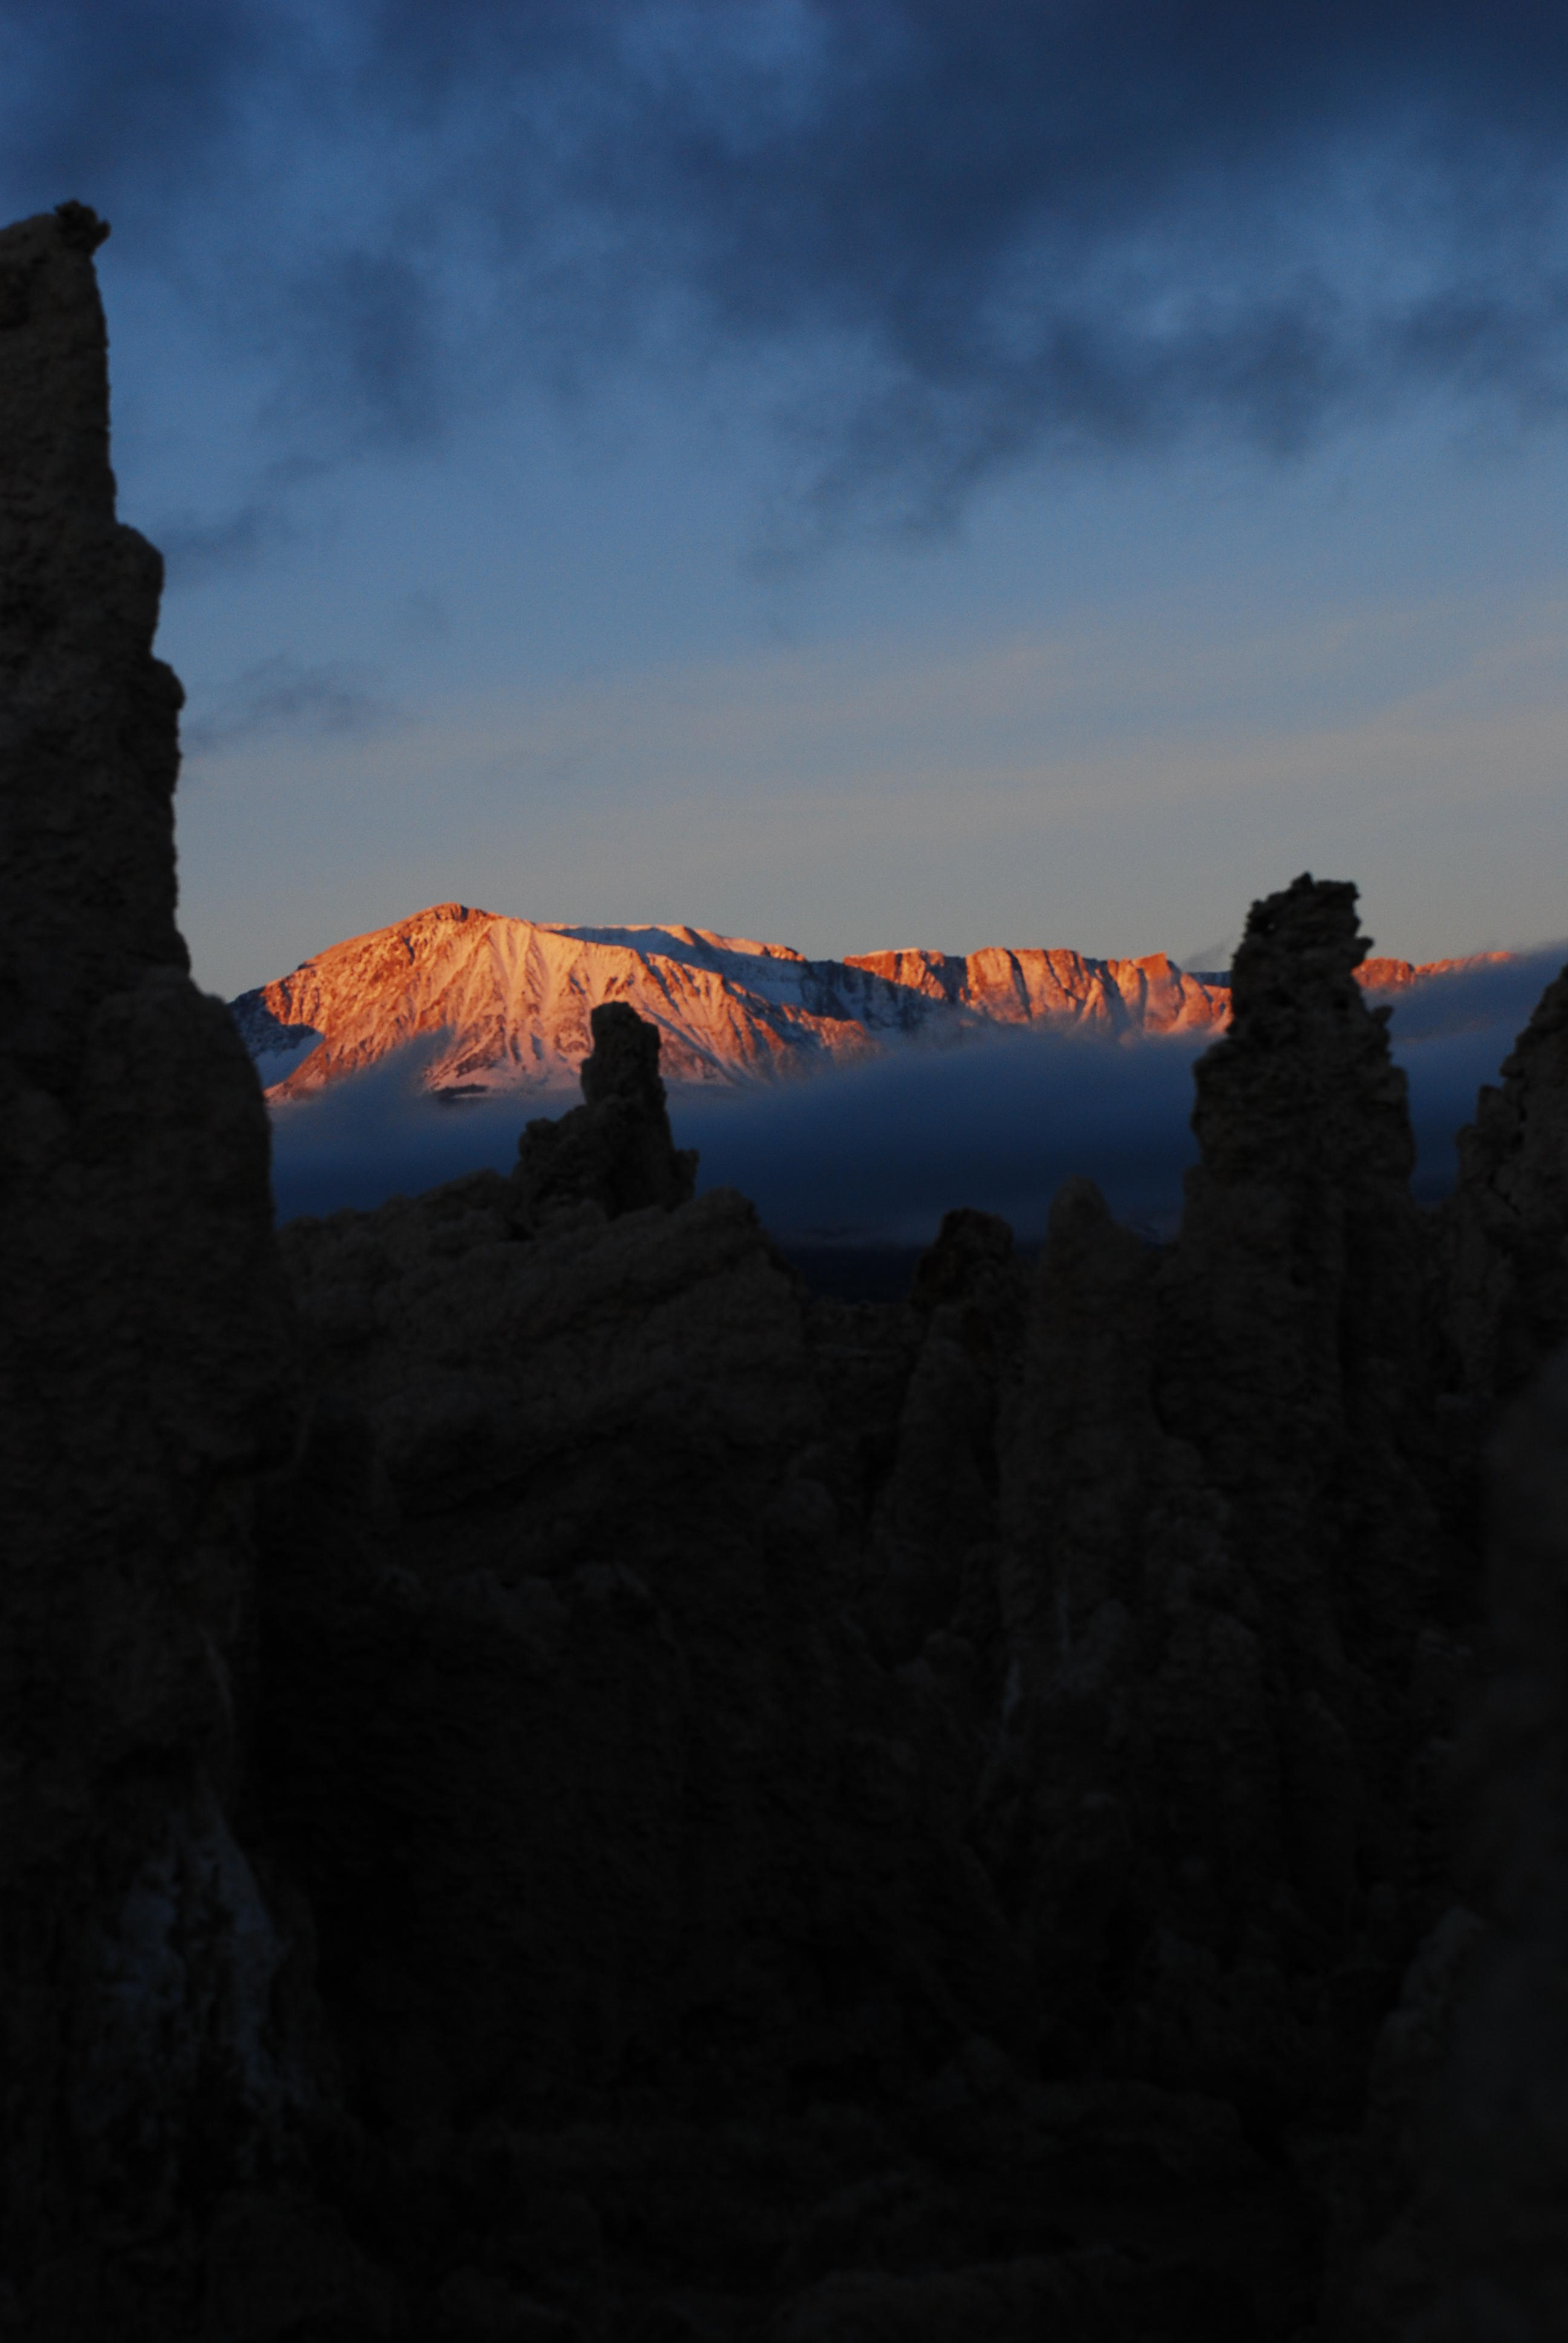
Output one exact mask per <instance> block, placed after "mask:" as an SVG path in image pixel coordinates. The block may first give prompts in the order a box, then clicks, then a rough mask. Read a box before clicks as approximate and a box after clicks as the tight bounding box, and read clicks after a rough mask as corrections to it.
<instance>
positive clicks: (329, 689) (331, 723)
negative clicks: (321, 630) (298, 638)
mask: <svg viewBox="0 0 1568 2343" xmlns="http://www.w3.org/2000/svg"><path fill="white" fill-rule="evenodd" d="M395 718H396V710H395V709H394V708H393V706H392V703H391V702H390V701H389V700H388V699H386V698H385V697H384V696H383V694H382V693H381V692H380V691H379V690H378V689H377V688H376V687H375V686H374V684H373V682H372V681H370V680H369V679H367V678H365V677H363V676H361V675H359V674H357V673H356V672H355V671H354V670H353V669H349V668H347V667H339V666H329V667H311V666H308V665H307V664H306V662H305V661H303V660H301V659H295V658H294V657H293V656H292V655H291V654H290V653H288V652H286V651H280V652H278V653H277V654H276V656H275V657H274V658H272V659H260V660H258V661H257V663H256V665H255V666H254V667H249V668H246V669H245V670H244V672H243V673H242V674H240V675H237V676H236V677H235V678H234V679H233V681H232V682H231V683H229V684H228V685H227V686H226V689H223V690H221V691H220V692H219V693H218V694H217V695H216V698H215V699H213V700H212V701H211V702H210V704H209V705H208V707H207V709H206V712H205V713H198V714H197V715H196V718H195V719H194V720H190V721H187V722H186V724H185V725H184V726H183V727H182V739H183V744H184V748H185V753H186V756H187V757H193V758H199V757H210V756H213V755H216V753H217V752H218V751H220V750H222V749H235V748H238V747H239V746H241V745H242V744H243V743H246V742H248V741H251V740H257V739H267V738H269V737H272V736H275V735H276V734H279V733H293V734H296V735H297V736H299V737H302V738H306V739H324V738H325V739H347V738H351V737H354V736H356V735H362V734H365V733H369V732H376V731H379V730H382V729H385V728H386V727H387V725H388V724H390V723H392V722H393V721H394V720H395Z"/></svg>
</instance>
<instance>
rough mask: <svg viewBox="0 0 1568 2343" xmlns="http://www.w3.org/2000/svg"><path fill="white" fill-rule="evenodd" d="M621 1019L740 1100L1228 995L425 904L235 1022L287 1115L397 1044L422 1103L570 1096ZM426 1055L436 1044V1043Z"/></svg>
mask: <svg viewBox="0 0 1568 2343" xmlns="http://www.w3.org/2000/svg"><path fill="white" fill-rule="evenodd" d="M599 1001H630V1003H631V1004H632V1006H633V1008H634V1009H636V1010H637V1011H638V1013H639V1014H640V1015H641V1016H644V1017H648V1018H651V1019H652V1021H654V1023H655V1024H657V1025H658V1028H659V1030H660V1031H661V1033H662V1034H663V1037H664V1049H663V1064H664V1071H665V1075H666V1078H667V1080H668V1081H673V1082H678V1083H688V1082H701V1083H712V1082H723V1083H745V1082H757V1081H773V1080H775V1079H777V1078H778V1077H779V1076H780V1075H784V1074H791V1073H795V1072H799V1071H809V1070H810V1069H813V1068H816V1067H819V1066H822V1065H827V1064H829V1063H833V1062H837V1061H843V1060H846V1059H849V1058H856V1057H861V1056H864V1055H865V1054H866V1053H867V1052H868V1051H874V1050H876V1049H878V1048H879V1047H881V1046H882V1045H884V1044H885V1043H886V1042H887V1041H890V1040H893V1039H897V1038H900V1037H903V1036H908V1035H910V1034H915V1033H925V1034H928V1035H930V1037H931V1038H933V1039H935V1038H938V1037H939V1036H946V1035H951V1036H952V1038H953V1039H955V1040H956V1039H959V1038H960V1037H961V1036H962V1035H964V1034H965V1033H970V1032H974V1031H980V1030H982V1029H985V1028H988V1027H991V1026H999V1025H1010V1026H1017V1025H1028V1024H1038V1023H1041V1022H1047V1023H1051V1024H1057V1025H1061V1026H1075V1027H1090V1028H1093V1029H1098V1030H1100V1031H1104V1032H1107V1033H1113V1032H1121V1031H1140V1032H1144V1031H1147V1032H1168V1031H1175V1030H1178V1029H1181V1028H1192V1027H1196V1028H1200V1029H1201V1028H1204V1027H1208V1026H1211V1025H1219V1024H1221V1023H1223V1021H1224V1019H1225V1016H1226V1014H1227V1001H1228V992H1227V989H1226V982H1225V980H1224V979H1222V978H1218V979H1217V978H1214V977H1196V976H1188V975H1184V974H1183V973H1182V972H1181V970H1180V969H1178V968H1177V967H1176V966H1175V964H1174V963H1173V962H1172V961H1171V960H1168V959H1167V958H1166V956H1165V955H1164V954H1163V953H1162V952H1161V953H1156V954H1155V955H1153V956H1152V957H1151V958H1150V959H1147V960H1089V959H1086V958H1085V957H1084V956H1083V955H1082V954H1081V953H1080V952H1074V951H1040V950H1025V951H1008V950H1000V949H996V948H992V949H990V950H983V951H978V952H971V953H970V955H969V956H968V957H967V958H959V957H957V956H954V955H950V954H947V953H943V952H934V951H890V952H869V953H865V954H858V955H856V956H854V957H852V958H850V959H849V960H807V959H806V958H805V957H804V956H803V954H801V953H799V952H798V951H792V950H790V949H789V947H788V946H787V945H782V944H767V943H753V942H750V941H749V940H746V939H745V938H741V937H735V936H719V935H713V934H710V933H709V932H708V931H707V930H704V929H700V928H568V927H557V926H553V925H544V924H540V923H538V922H536V921H534V920H512V919H506V918H504V917H502V916H500V915H499V914H498V913H496V912H493V911H482V910H472V909H470V908H469V907H468V906H467V905H466V904H463V903H437V904H435V905H433V906H432V907H431V909H429V910H424V911H417V912H416V913H415V914H414V916H413V917H412V918H411V919H407V920H398V922H397V925H396V926H394V927H390V928H379V929H377V930H376V931H375V932H374V933H373V934H371V935H366V936H354V937H351V938H350V939H349V940H347V942H344V943H340V944H333V945H331V946H330V947H329V948H328V949H327V950H326V951H323V952H317V954H316V955H315V956H314V957H313V958H312V959H310V960H306V961H305V962H304V963H303V964H302V965H301V966H300V967H299V968H297V969H296V970H294V973H293V974H292V975H291V976H286V977H280V978H278V979H277V980H276V982H274V983H272V984H266V985H263V986H261V987H259V988H258V990H256V991H254V992H246V993H242V994H241V996H240V997H239V999H238V1000H237V1001H235V1002H234V1003H233V1004H232V1006H233V1011H234V1016H235V1019H236V1023H237V1024H238V1026H239V1029H240V1031H241V1033H242V1034H243V1035H244V1037H245V1040H246V1045H247V1046H248V1048H249V1049H250V1051H251V1053H252V1055H253V1056H254V1057H255V1058H256V1061H257V1063H258V1066H259V1067H260V1069H261V1071H262V1074H263V1079H264V1080H270V1081H271V1083H272V1089H273V1094H274V1095H275V1096H282V1097H297V1096H299V1095H301V1094H303V1093H305V1092H307V1091H314V1090H318V1089H320V1088H321V1087H322V1086H323V1085H325V1084H327V1083H328V1082H332V1081H337V1079H339V1078H340V1077H341V1076H342V1075H344V1074H347V1073H351V1072H355V1071H358V1070H359V1069H361V1068H363V1067H367V1066H371V1065H374V1064H376V1063H377V1061H379V1060H381V1059H383V1058H385V1057H387V1056H388V1055H389V1054H390V1053H391V1052H392V1051H394V1050H397V1049H399V1048H401V1047H403V1046H404V1045H405V1044H406V1043H407V1042H410V1041H416V1040H419V1039H421V1038H423V1039H427V1040H428V1041H432V1042H433V1043H434V1047H433V1049H432V1053H431V1056H430V1059H429V1061H428V1063H427V1067H426V1070H425V1081H426V1082H427V1085H428V1087H429V1088H430V1089H432V1090H436V1091H448V1092H451V1091H467V1090H473V1091H495V1090H519V1091H527V1090H535V1089H539V1090H543V1089H554V1088H561V1087H565V1086H568V1085H569V1084H570V1083H572V1082H573V1081H575V1080H576V1075H577V1069H578V1065H579V1064H580V1063H581V1061H582V1060H583V1058H584V1057H585V1056H586V1055H587V1052H588V1012H589V1011H590V1010H592V1009H593V1008H594V1007H595V1006H596V1005H597V1004H598V1002H599ZM437 1037H438V1038H437Z"/></svg>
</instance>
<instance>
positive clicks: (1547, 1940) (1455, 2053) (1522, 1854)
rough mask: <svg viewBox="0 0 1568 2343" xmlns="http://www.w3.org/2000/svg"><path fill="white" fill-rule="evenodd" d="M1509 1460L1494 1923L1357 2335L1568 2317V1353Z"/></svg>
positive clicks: (1522, 2337) (1402, 2166)
mask: <svg viewBox="0 0 1568 2343" xmlns="http://www.w3.org/2000/svg"><path fill="white" fill-rule="evenodd" d="M1555 989H1556V988H1553V990H1555ZM1548 997H1549V998H1550V996H1548ZM1492 1515H1493V1518H1492V1539H1491V1569H1490V1580H1489V1596H1490V1602H1489V1626H1490V1647H1491V1657H1492V1661H1493V1673H1492V1674H1491V1678H1490V1681H1489V1683H1488V1684H1487V1687H1486V1692H1485V1695H1484V1698H1483V1702H1482V1704H1481V1706H1480V1709H1479V1712H1478V1714H1477V1716H1476V1718H1475V1721H1474V1725H1473V1730H1472V1734H1471V1737H1470V1746H1469V1749H1468V1752H1467V1758H1468V1763H1467V1768H1466V1770H1467V1773H1468V1775H1469V1777H1470V1783H1471V1790H1472V1840H1473V1844H1472V1847H1471V1860H1470V1863H1469V1865H1468V1866H1467V1876H1466V1879H1465V1885H1467V1886H1468V1887H1470V1888H1471V1889H1472V1891H1473V1894H1474V1896H1475V1900H1476V1902H1477V1905H1478V1906H1479V1908H1480V1910H1481V1912H1482V1914H1483V1917H1484V1920H1485V1922H1486V1924H1487V1925H1486V1926H1485V1927H1484V1928H1483V1926H1482V1923H1481V1921H1479V1920H1477V1919H1476V1918H1475V1917H1474V1916H1473V1915H1469V1914H1466V1915H1464V1916H1463V1917H1462V1919H1461V1920H1451V1921H1450V1922H1449V1924H1448V1932H1449V1935H1450V1936H1451V1937H1452V1936H1455V1934H1456V1933H1458V1935H1459V1943H1458V1945H1457V1946H1456V1947H1455V1948H1454V1949H1455V1951H1456V1952H1457V1953H1458V1954H1459V1955H1460V1957H1458V1958H1455V1957H1453V1955H1452V1953H1451V1955H1450V1958H1449V1961H1448V1967H1449V1969H1450V1972H1451V1976H1450V1978H1448V1979H1445V1980H1444V1983H1445V1986H1446V1990H1445V1991H1444V1992H1443V1994H1442V2008H1441V2012H1440V2014H1439V2019H1438V2022H1437V2023H1436V2024H1435V2025H1433V2024H1430V2023H1429V2024H1428V2026H1426V2027H1425V2029H1424V2031H1425V2033H1426V2036H1427V2037H1428V2038H1427V2040H1426V2041H1424V2042H1421V2043H1420V2045H1419V2046H1420V2050H1421V2054H1422V2055H1421V2056H1420V2057H1419V2060H1418V2063H1417V2071H1416V2075H1415V2077H1414V2087H1412V2088H1411V2089H1410V2090H1409V2091H1408V2092H1407V2093H1406V2095H1405V2096H1406V2100H1407V2105H1408V2107H1409V2109H1410V2114H1409V2117H1407V2120H1406V2122H1405V2125H1404V2127H1403V2129H1402V2136H1401V2137H1399V2138H1398V2140H1397V2142H1396V2143H1395V2144H1394V2146H1395V2153H1394V2154H1392V2155H1391V2156H1389V2157H1385V2159H1384V2160H1383V2164H1382V2173H1384V2174H1386V2175H1388V2176H1390V2177H1392V2183H1393V2191H1392V2194H1393V2199H1394V2201H1393V2205H1392V2208H1391V2209H1392V2217H1391V2218H1390V2220H1389V2222H1388V2225H1387V2227H1384V2228H1382V2230H1381V2233H1379V2232H1378V2227H1377V2225H1376V2224H1375V2223H1374V2224H1373V2225H1372V2226H1373V2230H1374V2239H1375V2241H1374V2243H1373V2244H1372V2247H1370V2249H1369V2250H1368V2251H1366V2252H1365V2253H1364V2254H1363V2255H1362V2258H1360V2260H1359V2262H1357V2263H1356V2264H1355V2265H1354V2266H1353V2275H1352V2281H1351V2283H1350V2284H1349V2285H1348V2287H1347V2288H1346V2302H1345V2312H1344V2319H1343V2327H1344V2331H1345V2333H1346V2334H1347V2336H1350V2337H1352V2338H1356V2343H1361V2338H1366V2343H1378V2338H1382V2336H1383V2335H1386V2334H1397V2335H1399V2336H1401V2337H1402V2338H1404V2337H1408V2338H1410V2343H1502V2338H1510V2343H1514V2339H1515V2338H1516V2343H1547V2338H1550V2337H1555V2336H1558V2335H1561V2334H1563V2332H1564V2331H1565V2329H1568V2133H1565V2129H1564V2122H1563V2108H1564V2106H1565V2105H1568V2020H1565V2016H1564V2009H1563V1974H1564V1967H1565V1964H1568V1362H1564V1361H1563V1360H1562V1359H1559V1360H1558V1361H1557V1362H1556V1363H1555V1364H1554V1365H1553V1368H1552V1369H1551V1370H1550V1372H1549V1373H1547V1374H1546V1375H1545V1376H1544V1377H1543V1378H1542V1379H1541V1380H1540V1381H1539V1382H1538V1383H1536V1384H1535V1386H1534V1388H1533V1390H1532V1391H1531V1393H1529V1394H1528V1396H1527V1397H1525V1398H1524V1399H1523V1400H1522V1401H1521V1402H1520V1403H1518V1404H1517V1405H1516V1406H1515V1407H1514V1409H1513V1411H1512V1412H1511V1413H1510V1414H1509V1416H1508V1418H1507V1420H1506V1422H1505V1423H1504V1425H1503V1430H1502V1432H1501V1433H1500V1435H1499V1437H1498V1440H1497V1443H1496V1445H1495V1449H1494V1452H1493V1502H1492ZM1439 1949H1440V1950H1441V1949H1442V1947H1440V1948H1439ZM1396 2047H1398V2048H1403V2047H1404V2045H1403V2043H1402V2041H1401V2040H1400V2039H1399V2037H1398V2036H1396Z"/></svg>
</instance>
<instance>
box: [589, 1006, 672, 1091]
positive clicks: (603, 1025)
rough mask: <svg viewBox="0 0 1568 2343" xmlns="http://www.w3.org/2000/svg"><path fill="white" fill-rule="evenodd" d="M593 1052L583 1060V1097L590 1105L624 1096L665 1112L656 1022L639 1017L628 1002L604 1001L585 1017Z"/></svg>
mask: <svg viewBox="0 0 1568 2343" xmlns="http://www.w3.org/2000/svg"><path fill="white" fill-rule="evenodd" d="M588 1031H590V1032H591V1034H592V1035H593V1051H592V1053H591V1055H590V1056H588V1057H587V1058H585V1059H584V1060H583V1063H582V1073H581V1077H580V1079H581V1081H582V1086H583V1096H584V1098H585V1099H586V1100H587V1101H588V1104H589V1106H597V1105H598V1103H599V1101H600V1100H601V1099H608V1098H623V1099H626V1100H628V1101H635V1102H636V1103H637V1104H638V1105H639V1106H643V1107H646V1108H648V1110H649V1111H652V1112H654V1113H656V1114H657V1113H662V1112H663V1111H664V1098H665V1093H664V1084H663V1082H662V1081H660V1079H659V1072H658V1048H659V1036H658V1026H657V1025H652V1024H650V1023H649V1022H648V1020H647V1018H645V1017H639V1016H638V1013H637V1011H636V1010H635V1009H634V1008H633V1007H632V1006H631V1003H630V1002H629V1001H601V1002H600V1004H599V1006H598V1008H597V1009H596V1010H595V1011H593V1013H592V1014H591V1016H590V1017H589V1019H588Z"/></svg>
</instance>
